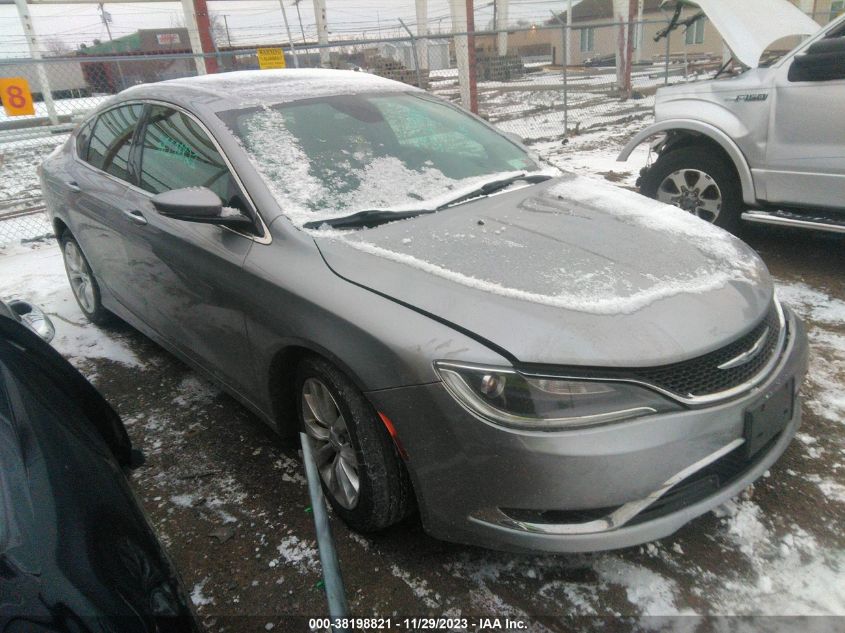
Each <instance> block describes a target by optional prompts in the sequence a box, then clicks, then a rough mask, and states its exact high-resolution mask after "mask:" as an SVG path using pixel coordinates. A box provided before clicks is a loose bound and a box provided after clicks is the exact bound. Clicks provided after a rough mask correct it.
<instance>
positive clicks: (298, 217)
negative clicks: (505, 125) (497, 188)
mask: <svg viewBox="0 0 845 633" xmlns="http://www.w3.org/2000/svg"><path fill="white" fill-rule="evenodd" d="M244 126H245V128H246V132H247V134H248V135H249V139H250V141H249V143H250V146H252V147H256V148H258V147H260V148H262V154H261V156H260V160H259V159H258V158H255V159H252V163H253V165H254V166H255V168H256V169H257V170H258V172H259V173H260V174H261V175H262V176H264V180H265V182H266V183H267V186H268V187H269V189H270V192H271V193H272V194H273V196H274V197H275V198H276V200H277V201H278V202H279V206H281V208H282V209H283V211H284V214H285V215H286V216H287V217H288V218H289V219H290V220H291V222H293V223H294V224H295V225H296V226H298V227H302V226H303V225H304V224H306V223H308V222H313V221H314V220H326V219H329V218H334V217H342V216H345V215H349V214H350V213H354V212H355V211H360V210H363V209H387V208H389V209H392V210H397V211H399V210H405V209H418V208H430V207H432V206H437V205H438V204H440V203H442V202H446V201H448V200H450V199H452V198H454V197H456V196H457V195H460V193H461V192H463V191H464V190H466V191H470V190H472V189H475V188H476V187H478V186H479V185H480V184H482V183H484V182H487V181H489V180H491V178H492V179H496V178H502V177H508V176H511V175H517V174H519V173H520V172H517V171H514V172H506V173H496V174H492V175H485V176H478V177H474V178H464V179H453V178H449V177H448V176H446V175H444V174H443V173H442V172H441V171H440V170H438V169H436V168H435V167H433V166H431V165H425V164H424V165H423V166H422V168H421V169H419V170H412V169H409V168H408V167H407V166H406V165H405V164H404V163H403V162H402V160H400V159H399V158H397V157H395V156H373V157H367V156H363V155H362V152H363V150H358V152H356V150H354V149H343V150H340V154H339V155H336V157H335V164H334V165H333V166H334V167H335V168H336V172H341V173H345V174H347V175H348V176H353V177H355V178H357V180H358V186H357V187H356V188H355V189H352V190H351V191H350V190H349V188H348V187H344V186H343V184H344V183H342V182H340V183H339V182H335V181H334V179H331V180H329V181H325V180H323V179H321V178H319V177H316V176H315V175H314V174H312V173H311V171H312V170H311V160H310V158H309V157H308V155H307V154H306V153H305V152H304V151H303V149H302V147H301V145H300V143H299V140H298V139H297V138H296V137H295V136H294V135H293V134H291V133H290V132H289V131H288V130H287V128H286V126H285V119H284V117H283V116H282V114H281V113H280V112H279V111H277V110H273V109H268V110H266V111H265V112H264V113H263V115H262V116H257V117H251V118H249V119H248V120H247V121H246V123H245V124H244ZM248 153H249V154H250V156H252V153H251V152H249V151H248ZM355 164H357V165H361V167H358V168H356V167H355Z"/></svg>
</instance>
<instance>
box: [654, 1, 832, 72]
mask: <svg viewBox="0 0 845 633" xmlns="http://www.w3.org/2000/svg"><path fill="white" fill-rule="evenodd" d="M676 2H681V3H683V4H686V5H689V6H697V7H699V8H700V9H701V10H702V11H703V12H704V14H705V15H706V16H707V17H708V18H709V19H710V21H711V22H712V23H713V26H715V27H716V30H717V31H718V32H719V34H720V35H721V36H722V39H724V40H725V43H726V44H727V45H728V47H729V48H730V49H731V51H733V54H734V56H735V57H736V58H737V59H738V60H739V61H740V62H742V63H743V64H745V65H746V66H748V67H749V68H757V66H759V64H760V57H761V56H762V54H763V52H764V51H765V50H766V49H767V48H768V47H769V46H771V45H772V44H773V43H774V42H776V41H777V40H779V39H781V38H784V37H790V36H793V35H813V34H814V33H816V32H817V31H818V30H819V29H820V28H821V27H820V26H819V25H818V24H817V23H816V22H815V21H813V19H812V18H810V17H809V16H807V15H806V14H804V13H803V12H802V11H801V10H800V9H799V8H798V7H796V6H795V5H794V4H792V3H790V2H789V1H788V0H741V1H737V0H667V1H666V2H664V3H663V4H664V5H674V4H676Z"/></svg>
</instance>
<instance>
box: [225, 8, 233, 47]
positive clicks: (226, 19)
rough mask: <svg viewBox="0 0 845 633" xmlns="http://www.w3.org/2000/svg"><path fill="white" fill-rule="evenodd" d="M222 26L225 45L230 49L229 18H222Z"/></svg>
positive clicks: (226, 16)
mask: <svg viewBox="0 0 845 633" xmlns="http://www.w3.org/2000/svg"><path fill="white" fill-rule="evenodd" d="M223 24H224V25H225V26H226V45H227V46H228V47H229V48H232V36H231V35H229V16H228V15H224V16H223Z"/></svg>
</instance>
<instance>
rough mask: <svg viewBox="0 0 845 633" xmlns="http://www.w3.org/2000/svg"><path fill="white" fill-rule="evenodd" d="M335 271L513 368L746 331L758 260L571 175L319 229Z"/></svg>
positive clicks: (643, 201)
mask: <svg viewBox="0 0 845 633" xmlns="http://www.w3.org/2000/svg"><path fill="white" fill-rule="evenodd" d="M315 241H316V243H317V245H318V247H319V249H320V250H321V252H322V253H323V256H324V258H325V260H326V262H327V263H328V265H329V267H330V268H332V270H334V271H335V272H336V273H337V274H338V275H340V276H341V277H343V278H346V279H348V280H349V281H352V282H354V283H356V284H358V285H361V286H364V287H367V288H370V289H372V290H375V291H377V292H379V293H381V294H383V295H386V296H389V297H392V298H394V299H396V300H399V301H402V302H403V303H406V304H409V305H411V306H415V307H416V308H418V309H420V310H423V311H425V312H428V313H430V314H433V315H436V316H437V317H439V318H441V319H445V320H446V321H448V322H450V323H453V324H455V325H457V326H459V327H460V328H463V329H464V330H468V331H471V332H473V333H475V334H476V335H479V336H482V337H484V338H485V339H487V340H489V341H491V342H493V343H494V344H496V345H498V346H499V347H501V348H503V349H505V350H507V351H508V352H509V353H510V354H511V355H513V356H514V357H516V358H517V359H519V360H520V361H522V362H532V363H551V364H577V365H593V366H607V367H635V366H647V365H660V364H664V363H670V362H675V361H677V360H681V359H684V358H689V357H692V356H696V355H699V354H703V353H706V352H708V351H711V350H713V349H715V348H717V347H720V346H721V345H723V344H725V343H727V342H728V341H729V340H732V339H734V338H736V337H737V336H739V335H741V334H744V333H745V332H747V331H748V330H749V329H750V328H751V327H753V326H754V325H755V324H756V322H757V321H758V320H759V319H760V318H761V317H762V315H763V314H764V312H765V311H766V309H767V308H768V306H769V305H770V302H771V298H772V292H773V290H772V284H771V280H770V278H769V275H768V272H767V271H766V269H765V266H764V265H763V264H762V262H761V261H760V259H759V258H758V257H757V255H756V254H755V253H754V252H753V251H751V249H749V248H748V247H747V246H745V245H744V244H743V243H742V242H740V241H739V240H737V239H736V238H734V237H732V236H730V235H729V234H727V233H725V232H724V231H721V230H720V229H717V228H715V227H713V226H711V225H709V224H707V223H705V222H704V221H702V220H699V219H697V218H695V217H693V216H691V215H689V214H687V213H684V212H682V211H680V210H678V209H676V208H675V207H670V206H667V205H664V204H662V203H659V202H655V201H653V200H650V199H648V198H645V197H643V196H640V195H639V194H636V193H633V192H630V191H625V190H622V189H619V188H616V187H614V186H611V185H609V184H605V183H602V182H600V181H597V180H592V179H587V178H583V177H579V176H574V175H571V174H570V175H566V176H564V177H562V178H559V179H555V180H552V181H548V182H546V183H542V184H538V185H534V186H531V187H525V188H522V189H518V190H516V191H510V192H507V193H503V194H499V195H495V196H491V197H489V198H484V199H480V200H478V201H475V202H472V203H468V204H464V205H460V206H457V207H453V208H451V209H447V210H445V211H442V212H440V213H436V214H433V215H427V216H419V217H417V218H414V219H411V220H404V221H398V222H394V223H391V224H387V225H383V226H381V227H378V228H375V229H370V230H361V231H355V232H345V233H342V234H341V233H337V232H335V233H322V232H317V233H316V235H315Z"/></svg>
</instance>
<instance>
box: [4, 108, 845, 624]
mask: <svg viewBox="0 0 845 633" xmlns="http://www.w3.org/2000/svg"><path fill="white" fill-rule="evenodd" d="M640 125H641V123H640V122H637V121H631V122H628V123H623V124H619V125H615V126H608V127H606V128H603V129H596V130H594V131H593V132H590V133H586V134H582V135H580V136H576V137H573V138H570V139H569V140H568V141H567V142H565V143H564V142H562V141H559V140H558V141H548V142H545V143H539V144H537V145H535V146H534V149H535V150H537V151H539V152H541V153H542V154H544V155H546V156H548V157H549V158H550V159H551V160H552V161H553V162H555V163H556V164H557V165H559V166H560V167H562V168H565V169H569V170H572V171H576V172H578V173H581V174H584V175H587V176H590V177H592V178H597V179H602V180H609V181H611V182H615V183H617V184H619V185H620V186H628V187H629V186H631V185H632V183H633V180H634V177H635V173H636V172H637V170H638V169H639V167H640V166H641V165H642V164H643V163H644V162H645V160H646V154H645V152H644V151H641V152H639V153H637V154H635V155H634V156H633V157H632V159H631V161H630V162H629V163H627V164H620V163H616V162H615V160H614V159H615V154H616V152H617V151H618V149H619V147H620V146H621V143H622V142H623V141H624V140H625V139H627V138H628V137H629V136H630V135H631V134H632V133H633V132H634V131H635V130H636V129H638V128H639V126H640ZM746 238H747V239H748V240H749V242H750V243H751V244H752V245H753V246H754V247H755V248H757V250H758V251H759V252H760V253H761V254H762V256H763V257H764V259H765V260H766V262H767V264H768V265H769V267H770V269H771V271H772V273H773V274H774V275H775V277H776V279H777V280H778V292H779V294H780V296H781V298H782V299H783V300H784V301H785V302H786V303H787V304H788V305H790V306H792V307H793V308H794V309H795V310H796V311H797V312H798V313H799V314H800V315H801V316H802V317H803V318H804V319H805V320H806V322H807V325H808V330H809V336H810V342H811V346H812V352H811V364H810V372H809V375H808V377H807V380H806V382H805V384H804V385H803V393H804V397H805V401H804V422H803V426H802V429H801V431H800V433H799V435H798V437H797V439H796V440H795V441H794V442H793V443H792V445H791V446H790V447H789V449H788V450H787V452H786V453H785V455H784V457H783V458H782V459H781V461H780V462H778V464H776V465H775V467H774V468H773V469H772V470H771V472H770V473H768V474H767V476H766V477H764V478H762V479H761V480H760V481H759V482H758V483H757V484H756V485H755V486H753V487H752V488H749V489H748V490H747V491H746V492H745V493H744V494H743V495H742V496H741V497H739V498H738V499H736V500H734V501H732V502H730V503H728V504H725V505H724V506H722V507H721V508H719V509H718V510H717V511H716V512H713V513H710V514H708V515H705V516H703V517H701V518H699V519H697V520H696V521H694V522H693V523H691V524H689V525H687V526H686V527H684V528H683V529H682V530H680V531H679V532H678V533H676V534H675V535H673V536H672V537H669V538H666V539H663V540H661V541H658V542H656V543H652V544H649V545H647V546H644V547H636V548H631V549H627V550H623V551H618V552H610V553H603V554H595V555H570V556H551V555H540V556H518V555H511V554H503V553H495V552H489V551H485V550H482V549H476V548H472V547H463V546H457V545H451V544H446V543H441V542H437V541H434V540H432V539H430V538H429V537H427V536H426V535H425V534H424V533H423V532H422V531H421V529H420V527H419V525H418V523H417V522H416V521H415V520H413V519H412V520H410V521H408V522H406V523H405V524H403V525H400V526H398V527H396V528H393V529H391V530H389V531H388V532H387V533H385V534H382V535H378V536H368V537H363V536H360V535H356V534H353V533H351V532H349V531H348V530H346V529H345V527H344V526H343V525H341V524H339V523H335V525H334V529H335V534H336V536H337V540H338V547H339V552H340V557H341V564H342V567H343V573H344V577H345V581H346V584H347V589H348V593H349V598H350V602H351V606H352V610H353V612H354V613H355V614H357V615H371V614H379V615H390V614H395V613H400V614H423V613H427V614H447V615H453V616H455V615H459V614H463V615H469V614H476V615H481V614H490V613H497V614H509V615H513V616H525V615H531V616H545V617H544V619H542V620H538V621H537V622H536V625H535V628H534V629H532V630H539V631H544V630H547V631H567V630H573V629H574V628H577V629H579V630H596V631H598V630H604V629H605V627H606V626H610V627H611V630H688V631H693V630H696V629H697V627H699V626H700V625H701V624H702V621H701V620H700V619H699V618H697V617H695V616H731V615H744V616H749V615H757V616H760V615H778V616H817V615H828V616H830V615H838V616H845V582H843V578H845V522H844V521H843V519H845V281H843V279H842V276H841V271H842V270H843V269H845V248H843V241H842V240H841V239H837V238H829V237H823V236H817V235H811V234H796V233H784V232H779V231H767V230H755V231H751V232H749V234H748V235H747V236H746ZM0 297H2V298H3V299H9V298H12V297H26V298H27V299H30V300H32V301H34V302H36V303H38V304H40V305H41V306H42V307H44V308H45V309H46V311H47V312H48V313H49V314H50V315H51V316H52V318H53V321H54V323H55V325H56V330H57V334H56V339H55V341H54V345H55V346H56V348H57V349H59V350H60V351H61V352H62V353H63V354H64V355H65V356H66V357H68V358H69V359H70V360H71V362H73V363H74V364H75V365H76V366H77V367H79V368H80V369H81V370H82V371H83V372H84V373H85V374H86V375H87V376H88V377H89V378H90V379H91V380H92V381H93V382H94V383H95V384H96V385H97V386H98V387H99V388H100V389H101V390H102V391H103V393H104V394H105V395H106V397H107V398H108V399H109V400H110V401H111V402H112V403H113V404H114V405H115V407H116V408H117V409H118V411H119V412H120V413H121V415H122V416H123V418H124V420H125V421H126V423H127V426H128V428H129V432H130V435H131V436H132V439H133V441H134V442H136V443H137V445H138V446H139V447H140V448H142V449H143V450H144V452H145V453H146V455H147V456H148V462H147V464H146V465H145V466H144V467H143V468H141V469H139V470H138V471H137V472H136V474H135V475H134V484H135V486H136V487H137V489H138V491H139V493H140V495H141V497H142V499H143V501H144V504H145V506H146V508H147V510H148V512H149V513H150V515H151V516H152V519H153V521H154V523H155V525H156V527H157V528H158V530H159V532H160V534H161V535H162V538H163V539H164V541H165V543H166V544H167V545H168V547H169V549H170V551H171V553H172V554H173V556H174V557H175V559H176V561H177V563H178V565H179V567H180V569H181V571H182V574H183V575H184V577H185V580H186V583H187V584H188V588H189V590H191V592H192V598H193V601H194V603H195V605H196V606H197V609H198V612H199V614H200V615H201V616H202V617H203V618H204V620H205V621H206V623H207V624H208V625H209V627H210V629H211V630H212V631H223V630H226V631H252V630H270V629H269V628H266V627H269V626H270V625H273V627H274V628H275V630H290V629H289V628H286V627H287V626H289V621H285V620H283V619H282V618H283V616H285V615H300V616H302V615H305V616H309V615H310V616H313V615H319V614H322V613H323V608H324V607H323V605H324V598H323V595H322V591H321V589H320V588H319V587H318V586H317V583H318V581H319V563H318V554H317V551H316V545H315V542H314V531H313V525H312V522H311V515H310V513H309V512H308V511H307V507H308V505H309V502H308V498H307V489H306V485H305V481H304V478H303V476H302V474H301V467H300V465H299V463H298V461H297V459H296V452H295V450H294V449H293V448H291V447H286V446H283V445H281V444H280V443H279V441H278V440H277V439H275V438H274V437H273V436H272V435H271V434H269V433H268V432H267V431H266V430H265V429H264V427H263V426H262V425H261V424H260V423H259V422H258V421H257V420H256V419H255V418H254V416H252V415H251V414H250V413H249V412H247V411H246V410H244V409H243V408H242V407H240V406H239V405H238V404H236V403H235V402H234V401H233V400H231V399H230V398H228V397H227V396H225V395H223V394H222V393H221V392H220V391H219V390H218V389H217V388H216V387H214V386H213V385H211V384H208V383H207V382H205V381H203V380H202V379H200V378H199V377H197V376H196V375H195V374H194V373H193V372H191V371H190V370H189V369H187V368H186V367H185V366H184V365H182V364H181V363H180V362H178V361H177V360H175V359H174V358H173V357H172V356H170V355H169V354H167V353H166V352H164V351H163V350H161V349H160V348H158V347H157V346H155V345H154V344H152V343H151V342H150V341H148V340H147V339H145V338H144V337H143V336H142V335H140V334H138V333H137V332H135V331H133V330H132V329H130V328H128V327H127V326H122V325H116V326H112V327H109V328H107V329H101V328H97V327H95V326H92V325H90V324H87V323H86V322H85V321H84V319H83V317H82V315H81V314H80V312H79V310H78V308H77V306H76V304H75V303H74V301H73V298H72V296H71V294H70V290H69V288H68V284H67V281H66V279H65V274H64V271H63V269H62V264H61V258H60V254H59V252H58V249H57V247H56V244H55V243H54V242H53V241H52V240H42V241H38V242H34V243H29V244H24V245H8V246H6V247H5V248H3V249H0ZM619 616H624V617H629V618H631V619H630V620H624V619H623V620H620V619H618V618H619ZM561 618H564V619H561ZM608 618H612V619H608ZM841 622H842V621H841V620H836V619H832V618H813V619H809V620H806V619H805V620H801V621H797V620H795V619H792V618H763V619H754V620H745V619H738V618H727V617H725V618H715V619H710V620H708V623H709V626H710V629H709V630H716V631H743V630H748V631H759V630H772V631H794V630H798V629H805V630H807V631H841V630H842V629H841Z"/></svg>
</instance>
